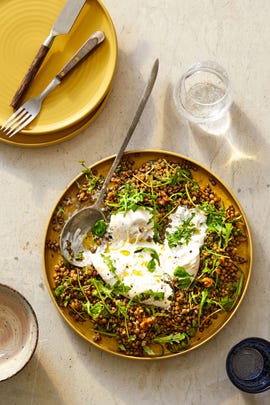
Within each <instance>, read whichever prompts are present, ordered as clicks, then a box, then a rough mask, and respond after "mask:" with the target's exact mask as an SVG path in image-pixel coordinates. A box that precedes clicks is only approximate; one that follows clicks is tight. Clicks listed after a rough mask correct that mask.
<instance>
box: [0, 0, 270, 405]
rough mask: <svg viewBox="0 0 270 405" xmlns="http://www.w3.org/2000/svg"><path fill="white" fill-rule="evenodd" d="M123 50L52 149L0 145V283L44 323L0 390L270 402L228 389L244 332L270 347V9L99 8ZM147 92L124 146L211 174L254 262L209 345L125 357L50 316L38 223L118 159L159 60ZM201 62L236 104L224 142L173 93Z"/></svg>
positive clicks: (72, 400)
mask: <svg viewBox="0 0 270 405" xmlns="http://www.w3.org/2000/svg"><path fill="white" fill-rule="evenodd" d="M104 5H105V6H106V8H107V10H108V11H109V13H110V15H111V17H112V19H113V22H114V24H115V29H116V32H117V36H118V42H119V61H118V67H117V72H116V76H115V80H114V87H113V91H112V94H111V97H110V99H109V101H108V104H107V105H106V107H105V109H104V111H103V112H102V113H101V115H100V116H99V117H98V119H97V120H96V121H95V122H94V123H92V124H91V126H90V127H89V128H87V129H86V130H84V131H83V132H82V133H81V134H79V135H77V136H76V137H75V138H73V139H71V140H69V141H67V142H64V143H61V144H59V145H55V146H50V147H48V148H37V149H30V148H20V147H12V146H9V145H7V144H4V143H2V144H1V147H0V189H1V201H0V207H1V209H0V240H1V242H2V245H1V248H0V252H1V253H0V279H1V282H3V283H6V284H8V285H10V286H13V287H15V288H17V289H19V290H20V292H22V293H23V294H24V295H25V296H26V298H27V299H28V300H29V301H30V302H31V304H32V306H33V307H34V309H35V311H36V314H37V317H38V320H39V326H40V340H39V344H38V348H37V351H36V354H35V356H34V358H33V359H32V361H31V362H30V363H29V364H28V366H27V367H26V368H25V369H24V370H23V371H22V372H21V373H20V374H18V375H17V376H15V377H14V378H12V379H10V380H8V381H5V382H2V383H1V384H0V403H5V404H6V405H36V404H38V405H43V404H50V405H77V404H78V405H79V404H80V405H88V404H102V405H103V404H106V403H110V404H112V405H126V404H128V405H137V404H140V405H148V404H156V405H165V404H180V403H185V404H191V405H197V404H207V405H216V404H222V405H234V404H238V405H242V404H257V403H258V404H259V403H260V404H263V405H264V404H269V401H270V392H266V393H264V394H259V395H257V396H252V395H248V394H244V393H242V392H240V391H238V390H237V389H236V388H235V387H234V386H233V385H232V384H231V383H230V381H229V380H228V378H227V375H226V370H225V359H226V355H227V353H228V351H229V349H230V348H231V347H232V345H233V344H235V343H236V342H238V341H239V340H241V339H243V338H246V337H249V336H259V337H262V338H265V339H270V316H269V307H270V294H269V284H270V278H269V277H270V276H269V274H270V273H269V268H270V266H269V251H270V238H269V228H270V208H269V207H270V206H269V197H270V178H269V172H270V159H269V157H270V156H269V150H270V141H269V139H270V138H269V128H270V114H269V111H270V96H269V83H270V69H269V54H270V41H269V37H270V25H269V19H270V3H269V1H268V0H257V1H256V2H255V1H250V0H237V1H235V0H219V1H218V0H216V1H213V0H203V1H198V0H188V1H186V0H178V1H175V0H166V1H164V0H144V1H142V0H138V1H125V0H114V1H113V0H106V1H104ZM157 57H158V58H159V60H160V69H159V75H158V79H157V82H156V85H155V87H154V90H153V94H152V96H151V98H150V101H149V103H148V104H147V107H146V109H145V112H144V114H143V116H142V118H141V120H140V123H139V125H138V127H137V129H136V132H135V133H134V136H133V138H132V140H131V142H130V144H129V146H128V149H129V150H133V149H145V148H148V149H164V150H169V151H174V152H177V153H181V154H184V155H186V156H188V157H191V158H193V159H195V160H197V161H199V162H200V163H202V164H204V165H205V166H207V167H208V168H210V169H211V170H213V171H214V172H215V173H216V174H217V175H218V176H219V177H221V178H222V179H223V181H224V182H225V183H226V184H227V185H228V186H229V187H230V188H231V189H232V191H233V192H234V193H235V195H236V196H237V198H238V199H239V201H240V203H241V204H242V206H243V208H244V210H245V212H246V215H247V217H248V220H249V224H250V227H251V231H252V235H253V245H254V266H253V273H252V277H251V282H250V286H249V289H248V292H247V294H246V297H245V299H244V301H243V303H242V304H241V306H240V308H239V310H238V312H237V313H236V315H235V316H234V318H233V319H232V320H231V321H230V323H229V324H228V325H227V326H226V327H225V328H224V329H223V330H222V331H221V332H220V333H219V334H218V335H217V336H216V337H215V338H213V339H212V340H211V341H210V342H208V343H207V344H205V345H203V346H202V347H200V348H199V349H197V350H195V351H193V352H191V353H189V354H187V355H185V356H180V357H178V358H174V359H171V360H165V361H153V362H143V361H130V360H123V359H121V358H116V357H115V356H111V355H108V354H106V353H103V352H101V351H99V350H97V349H96V348H94V347H92V346H91V345H89V344H88V343H87V342H85V341H84V340H82V339H81V338H80V337H79V336H77V335H76V334H75V333H74V332H73V331H72V330H71V329H70V328H69V327H68V326H67V325H66V324H65V323H64V322H63V321H62V319H61V318H60V315H59V314H58V312H57V311H56V309H55V307H54V305H53V303H52V302H51V299H50V296H49V294H48V291H47V289H46V284H45V281H44V278H43V273H42V248H43V242H44V240H43V238H44V233H45V227H46V224H47V220H48V218H49V215H50V213H51V211H52V209H53V206H54V204H55V202H56V201H57V199H58V198H59V196H60V194H61V193H62V191H63V189H64V188H65V187H66V186H67V184H69V182H70V181H71V180H72V179H73V178H74V177H75V176H76V175H77V174H78V173H79V172H80V170H81V167H80V164H79V163H78V161H79V160H85V162H86V163H87V164H89V165H90V164H92V163H94V162H96V161H97V160H99V159H101V158H103V157H106V156H109V155H112V154H114V153H115V152H116V150H117V147H118V145H120V143H121V139H122V137H123V136H124V134H125V133H126V130H127V128H128V126H129V123H130V122H131V120H132V118H133V112H134V110H135V108H136V106H137V100H139V98H140V95H141V91H142V89H143V87H144V82H145V81H146V80H147V78H148V75H149V72H150V69H151V66H152V63H153V61H154V60H155V58H157ZM199 60H214V61H216V62H218V63H219V64H221V65H222V66H223V67H224V68H225V70H227V72H228V75H229V77H230V80H231V84H232V89H233V96H234V104H233V107H232V111H231V125H230V127H229V128H228V129H227V131H226V133H225V134H223V135H220V136H214V135H209V134H206V133H204V132H203V131H201V130H199V129H198V128H196V127H194V126H190V125H188V124H187V122H186V121H185V120H183V119H182V118H181V117H179V115H178V114H177V112H176V110H175V107H174V104H173V99H172V91H173V88H174V86H175V83H176V81H177V80H178V78H179V76H180V75H181V73H182V72H183V71H184V70H185V69H186V68H187V67H189V65H190V64H192V63H194V62H196V61H199Z"/></svg>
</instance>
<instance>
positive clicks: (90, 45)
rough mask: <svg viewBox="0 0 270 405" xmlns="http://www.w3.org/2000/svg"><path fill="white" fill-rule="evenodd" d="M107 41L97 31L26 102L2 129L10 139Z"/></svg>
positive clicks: (34, 116)
mask: <svg viewBox="0 0 270 405" xmlns="http://www.w3.org/2000/svg"><path fill="white" fill-rule="evenodd" d="M104 39H105V35H104V33H103V32H102V31H96V32H95V33H94V34H92V35H91V36H90V38H88V40H87V41H86V42H85V43H84V44H83V45H82V47H81V48H80V49H79V50H78V51H77V52H76V54H75V55H74V56H73V57H72V58H71V59H70V60H69V62H68V63H67V64H66V65H65V66H64V67H63V68H62V69H61V70H60V72H59V73H58V74H57V75H56V76H55V77H54V78H53V80H52V81H51V82H50V83H49V84H48V86H47V87H46V88H45V89H44V90H43V91H42V92H41V93H40V94H39V95H38V96H37V97H35V98H32V99H30V100H28V101H26V102H25V103H24V104H23V105H22V106H21V107H20V108H18V110H16V111H15V113H14V114H12V115H11V117H10V118H9V119H8V120H7V121H6V122H5V123H4V124H3V125H2V127H1V128H0V129H1V130H2V131H3V132H4V133H5V134H6V135H7V136H8V137H9V138H11V137H12V136H14V135H15V134H17V133H18V132H20V131H21V130H22V129H24V128H25V127H26V126H27V125H28V124H30V122H32V121H33V120H34V119H35V118H36V116H37V115H38V114H39V112H40V110H41V106H42V102H43V100H44V99H45V97H47V95H48V94H49V93H50V92H51V91H52V90H54V89H55V87H56V86H58V85H59V84H61V83H62V81H63V80H64V78H65V77H67V75H68V74H69V73H70V72H72V71H73V69H74V68H75V67H76V66H78V65H79V64H80V63H81V62H82V61H83V60H84V59H85V58H86V57H87V56H88V55H89V54H90V53H91V52H92V51H93V49H94V48H96V47H97V45H99V44H100V43H101V42H103V41H104Z"/></svg>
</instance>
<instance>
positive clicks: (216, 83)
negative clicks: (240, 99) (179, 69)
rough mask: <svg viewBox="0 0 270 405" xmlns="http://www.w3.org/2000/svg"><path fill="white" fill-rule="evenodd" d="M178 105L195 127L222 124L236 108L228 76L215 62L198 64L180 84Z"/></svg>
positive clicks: (183, 76) (190, 69)
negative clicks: (233, 103)
mask: <svg viewBox="0 0 270 405" xmlns="http://www.w3.org/2000/svg"><path fill="white" fill-rule="evenodd" d="M174 101H175V104H176V108H177V110H178V111H179V112H180V113H181V114H182V115H183V116H184V117H185V118H187V119H188V120H189V121H191V122H193V123H196V124H208V123H212V122H215V121H217V120H220V119H221V118H223V116H224V115H225V114H226V113H227V112H228V110H229V109H230V106H231V104H232V95H231V88H230V83H229V79H228V75H227V73H226V72H225V70H224V69H223V68H222V67H221V66H219V65H218V64H217V63H215V62H211V61H207V62H198V63H195V64H194V65H192V66H191V67H190V68H189V69H188V70H187V71H186V72H185V73H184V74H183V75H182V76H181V78H180V80H179V82H178V83H177V85H176V87H175V89H174Z"/></svg>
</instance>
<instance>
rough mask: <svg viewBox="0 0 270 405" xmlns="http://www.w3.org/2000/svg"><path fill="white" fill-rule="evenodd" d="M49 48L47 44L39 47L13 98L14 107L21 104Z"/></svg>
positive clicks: (12, 104)
mask: <svg viewBox="0 0 270 405" xmlns="http://www.w3.org/2000/svg"><path fill="white" fill-rule="evenodd" d="M49 49H50V48H49V47H47V46H46V45H41V47H40V48H39V51H38V53H37V54H36V56H35V58H34V60H33V62H32V64H31V66H30V67H29V69H28V72H27V73H26V75H25V77H24V79H23V80H22V82H21V84H20V87H19V88H18V90H17V91H16V93H15V95H14V97H13V99H12V100H11V103H10V105H11V106H12V107H13V108H15V109H17V107H18V106H19V105H20V104H21V100H22V98H23V96H24V95H25V93H26V92H27V90H28V89H29V86H30V84H31V82H32V80H33V79H34V77H35V75H36V74H37V71H38V70H39V68H40V65H41V64H42V62H43V60H44V58H45V56H46V55H47V53H48V51H49Z"/></svg>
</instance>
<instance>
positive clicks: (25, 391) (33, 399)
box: [0, 353, 65, 405]
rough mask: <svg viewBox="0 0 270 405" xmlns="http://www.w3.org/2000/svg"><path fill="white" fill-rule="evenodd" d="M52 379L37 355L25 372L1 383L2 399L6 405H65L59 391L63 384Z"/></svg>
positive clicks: (0, 396)
mask: <svg viewBox="0 0 270 405" xmlns="http://www.w3.org/2000/svg"><path fill="white" fill-rule="evenodd" d="M52 377H53V376H49V374H48V372H47V370H46V369H45V368H44V366H43V365H42V363H41V362H40V360H39V358H38V354H37V353H36V354H35V355H34V357H33V358H32V359H31V361H30V362H29V363H28V364H27V365H26V367H25V368H24V369H23V370H21V371H20V372H19V373H18V374H16V375H15V376H13V377H11V378H9V379H8V380H5V381H2V382H1V383H0V399H1V398H2V399H5V400H4V402H3V403H5V404H6V405H26V404H38V405H47V404H50V405H65V401H64V400H63V399H61V398H60V397H59V393H58V389H57V383H61V382H60V381H57V377H56V378H55V379H54V380H53V379H52ZM62 383H63V382H62ZM0 402H1V400H0ZM1 403H2V402H1Z"/></svg>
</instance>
